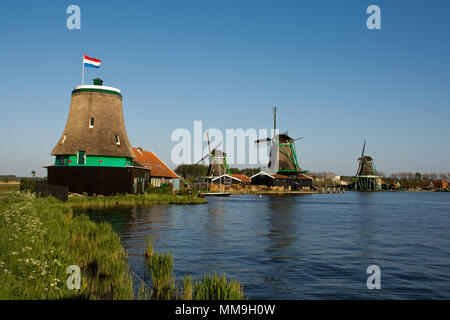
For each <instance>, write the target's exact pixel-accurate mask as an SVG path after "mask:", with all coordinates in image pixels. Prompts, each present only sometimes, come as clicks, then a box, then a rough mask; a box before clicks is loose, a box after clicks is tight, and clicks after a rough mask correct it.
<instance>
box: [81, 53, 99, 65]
mask: <svg viewBox="0 0 450 320" xmlns="http://www.w3.org/2000/svg"><path fill="white" fill-rule="evenodd" d="M101 63H102V61H101V60H99V59H94V58H90V57H88V56H87V55H85V54H83V64H84V66H85V67H89V68H100V64H101Z"/></svg>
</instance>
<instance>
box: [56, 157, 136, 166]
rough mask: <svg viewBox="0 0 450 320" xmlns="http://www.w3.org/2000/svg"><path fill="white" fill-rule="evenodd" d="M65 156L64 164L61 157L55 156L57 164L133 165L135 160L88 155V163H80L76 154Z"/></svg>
mask: <svg viewBox="0 0 450 320" xmlns="http://www.w3.org/2000/svg"><path fill="white" fill-rule="evenodd" d="M64 157H65V158H64V164H60V162H59V157H55V166H77V167H82V166H91V167H99V166H100V167H126V166H132V165H133V161H132V160H131V159H130V158H121V157H105V156H89V155H86V164H78V162H77V156H76V155H69V156H64ZM100 161H102V162H100Z"/></svg>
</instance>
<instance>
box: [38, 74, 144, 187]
mask: <svg viewBox="0 0 450 320" xmlns="http://www.w3.org/2000/svg"><path fill="white" fill-rule="evenodd" d="M51 155H52V156H55V162H54V164H53V165H50V166H48V167H47V169H48V172H47V175H48V183H49V184H51V185H59V186H63V187H67V188H68V191H69V192H73V193H80V194H81V193H85V192H86V193H89V194H94V193H95V194H103V195H108V194H115V193H142V192H144V191H145V186H146V182H147V181H148V180H149V175H150V171H149V169H146V168H137V167H134V165H133V159H134V158H136V155H135V153H134V151H133V148H132V147H131V143H130V142H129V141H128V136H127V132H126V128H125V121H124V117H123V105H122V94H121V92H120V90H119V89H117V88H113V87H108V86H104V85H103V80H101V79H98V78H97V79H94V84H93V85H80V86H76V87H75V88H74V90H73V91H72V96H71V103H70V110H69V114H68V117H67V122H66V126H65V128H64V131H63V132H62V135H61V136H60V138H59V140H58V142H57V144H56V146H55V147H54V148H53V150H52V152H51Z"/></svg>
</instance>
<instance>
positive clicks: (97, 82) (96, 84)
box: [92, 78, 103, 86]
mask: <svg viewBox="0 0 450 320" xmlns="http://www.w3.org/2000/svg"><path fill="white" fill-rule="evenodd" d="M92 81H93V82H94V85H95V86H101V85H103V80H102V79H100V78H95V79H92Z"/></svg>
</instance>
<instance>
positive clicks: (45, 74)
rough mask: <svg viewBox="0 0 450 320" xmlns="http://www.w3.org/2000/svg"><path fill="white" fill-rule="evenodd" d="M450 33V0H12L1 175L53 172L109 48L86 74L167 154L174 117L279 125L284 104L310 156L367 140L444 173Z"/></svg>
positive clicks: (0, 89) (333, 167)
mask: <svg viewBox="0 0 450 320" xmlns="http://www.w3.org/2000/svg"><path fill="white" fill-rule="evenodd" d="M71 4H77V5H79V6H80V8H81V30H68V29H67V28H66V19H67V17H68V16H69V15H68V14H66V8H67V7H68V6H69V5H71ZM371 4H376V5H378V6H380V8H381V26H382V29H381V30H368V29H367V27H366V19H367V17H368V16H369V15H368V14H366V8H367V7H368V6H369V5H371ZM449 34H450V1H448V0H445V1H444V0H434V1H363V0H354V1H350V0H345V1H261V0H259V1H145V2H144V1H142V2H141V1H134V2H131V3H126V4H125V2H123V1H45V2H37V1H29V2H24V1H14V2H9V3H8V4H7V5H3V6H2V10H1V11H0V40H1V50H0V59H1V61H3V64H2V67H1V75H2V76H1V77H0V95H1V99H0V108H1V119H2V121H1V125H0V136H1V139H0V150H1V151H0V174H10V173H11V174H16V175H20V176H23V175H29V172H31V171H32V170H33V169H34V170H36V171H37V172H38V175H40V176H43V175H45V169H42V166H44V165H47V164H50V163H52V162H53V159H52V157H51V156H50V155H49V154H50V151H51V150H52V148H53V147H54V145H55V144H56V143H57V141H58V139H59V138H60V136H61V133H62V130H63V129H64V126H65V122H66V119H67V114H68V111H69V105H70V93H71V90H72V89H73V87H74V86H76V85H79V84H80V81H81V54H82V53H83V52H86V54H88V55H89V56H91V57H94V58H99V59H101V60H102V67H101V68H100V69H99V70H93V69H89V70H87V71H86V80H85V81H86V82H87V83H89V82H90V81H91V80H90V79H92V78H95V77H97V76H99V77H101V78H102V79H104V81H105V83H104V85H110V86H114V87H117V88H119V89H121V91H122V94H123V97H124V99H123V102H124V114H125V123H126V127H127V132H128V138H129V139H130V141H131V143H132V144H133V145H135V146H143V147H144V148H145V149H149V150H153V151H154V152H156V153H157V154H158V155H160V157H161V158H162V159H163V160H164V161H165V162H166V163H168V164H169V165H170V166H172V167H174V165H172V164H171V161H170V152H171V149H172V147H173V146H174V145H175V144H176V143H175V142H172V141H170V135H171V133H172V131H173V130H174V129H177V128H187V129H189V130H191V131H192V130H193V121H194V120H202V121H203V128H204V129H206V128H218V129H221V130H223V132H225V129H226V128H243V129H247V128H271V126H272V107H273V106H274V105H277V107H278V115H279V116H278V123H279V126H280V129H281V130H287V129H288V130H289V133H290V134H291V135H292V136H294V137H298V136H304V137H305V138H304V139H303V140H300V141H298V142H297V150H298V156H299V159H300V163H301V166H302V168H304V169H307V170H310V171H332V172H335V173H337V174H345V175H351V174H354V173H355V171H356V166H357V165H356V158H357V155H358V154H359V153H360V150H361V147H362V142H363V140H364V139H366V140H367V147H366V150H367V151H366V153H368V154H370V155H372V156H373V157H374V158H375V159H376V162H375V163H376V166H377V168H378V170H380V171H383V172H386V173H391V172H398V171H413V172H415V171H420V172H436V173H439V172H450V148H449V141H450V128H449V123H450V122H449V120H450V41H449ZM218 119H220V121H218Z"/></svg>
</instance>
